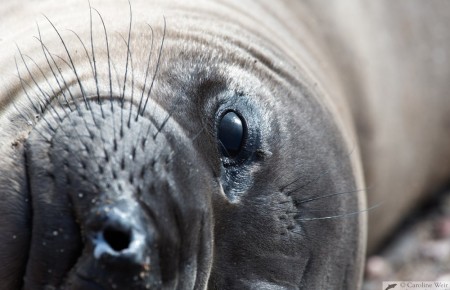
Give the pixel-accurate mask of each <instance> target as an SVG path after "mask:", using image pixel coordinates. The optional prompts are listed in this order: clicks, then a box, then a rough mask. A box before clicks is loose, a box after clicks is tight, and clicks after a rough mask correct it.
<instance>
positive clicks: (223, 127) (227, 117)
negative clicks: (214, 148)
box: [218, 111, 245, 158]
mask: <svg viewBox="0 0 450 290" xmlns="http://www.w3.org/2000/svg"><path fill="white" fill-rule="evenodd" d="M244 122H245V121H244V120H243V119H242V118H241V117H240V116H239V115H238V114H236V113H235V112H233V111H229V112H227V113H225V114H224V115H223V116H222V119H221V120H220V122H219V129H218V137H219V145H220V148H221V150H222V154H223V155H224V156H226V157H231V158H233V157H236V156H237V155H238V154H239V152H240V150H241V148H242V144H243V143H244V139H245V127H244Z"/></svg>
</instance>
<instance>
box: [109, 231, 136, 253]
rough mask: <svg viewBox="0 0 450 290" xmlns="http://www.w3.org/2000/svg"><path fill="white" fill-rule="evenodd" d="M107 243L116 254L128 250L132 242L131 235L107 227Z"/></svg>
mask: <svg viewBox="0 0 450 290" xmlns="http://www.w3.org/2000/svg"><path fill="white" fill-rule="evenodd" d="M103 238H104V239H105V242H106V243H108V245H109V246H110V247H111V248H112V249H113V250H114V251H116V252H121V251H123V250H125V249H128V248H129V246H130V242H131V233H130V232H126V231H121V230H117V229H115V228H111V227H107V228H106V229H105V230H104V231H103Z"/></svg>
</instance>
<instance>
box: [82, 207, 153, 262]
mask: <svg viewBox="0 0 450 290" xmlns="http://www.w3.org/2000/svg"><path fill="white" fill-rule="evenodd" d="M103 212H105V213H106V214H105V215H104V216H103V217H101V218H100V217H97V218H98V219H100V220H101V221H102V222H101V224H100V225H99V226H100V229H98V230H96V229H95V228H94V229H92V231H91V240H92V245H93V253H92V254H93V256H94V258H95V259H100V258H102V257H110V258H116V259H110V260H111V261H116V260H121V263H124V262H125V263H127V264H139V265H141V264H142V263H144V262H145V261H144V260H145V258H144V256H145V247H146V242H145V239H146V237H145V234H144V232H143V230H144V229H143V226H142V225H141V223H140V222H138V221H136V219H135V218H127V215H128V214H126V213H124V212H122V211H120V209H118V208H112V209H111V208H109V207H105V208H104V209H103Z"/></svg>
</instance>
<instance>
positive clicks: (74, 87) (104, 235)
mask: <svg viewBox="0 0 450 290" xmlns="http://www.w3.org/2000/svg"><path fill="white" fill-rule="evenodd" d="M228 9H231V8H228ZM168 11H170V10H168ZM187 11H190V10H187ZM217 11H220V10H217ZM191 12H192V11H191ZM224 13H225V12H224ZM173 14H174V15H175V16H176V18H175V17H173V18H171V14H170V13H167V12H166V17H167V18H166V19H167V27H166V28H164V27H163V26H160V25H155V26H153V32H154V35H153V34H151V33H150V30H149V27H148V26H147V25H145V24H141V23H139V22H138V21H137V24H135V25H134V26H133V29H130V30H129V38H128V40H126V39H125V41H124V38H121V37H116V38H114V37H109V38H108V37H107V35H108V34H104V35H105V36H106V37H104V39H105V42H103V43H101V44H100V43H94V44H93V45H92V51H91V52H88V50H87V49H86V46H83V45H80V42H79V39H78V37H80V38H81V39H82V37H83V36H85V37H89V33H90V31H87V32H86V33H85V34H83V33H80V34H79V35H76V36H74V35H72V38H70V36H65V37H62V36H61V34H58V33H55V37H54V38H52V39H49V40H46V41H41V42H39V44H40V45H41V47H42V56H41V57H40V58H39V57H38V56H36V57H35V64H36V67H35V69H34V70H33V69H29V67H28V64H29V63H30V62H29V61H27V60H26V59H25V60H24V61H23V66H24V71H25V73H23V74H22V75H21V83H20V86H21V87H22V88H23V91H22V95H21V98H22V99H21V100H22V101H21V103H20V104H21V105H20V106H19V107H18V111H19V113H18V112H17V111H15V112H14V113H11V114H9V115H8V118H10V120H14V122H15V124H21V125H19V126H18V127H19V128H21V130H22V131H23V132H28V131H29V132H30V134H29V136H28V138H27V139H26V141H25V143H24V146H16V147H15V148H14V150H15V151H14V152H16V153H17V152H19V153H23V156H24V159H23V164H22V166H23V168H24V170H23V171H20V170H18V171H14V172H13V173H7V172H3V173H2V174H4V175H6V174H9V175H10V177H11V178H13V179H14V180H16V181H17V180H20V181H21V182H22V183H23V184H26V185H27V186H26V190H25V189H23V190H24V191H26V192H27V195H28V196H29V199H30V200H31V203H29V204H30V206H29V208H30V210H31V213H32V214H31V215H30V217H32V219H31V225H32V230H31V233H32V234H31V244H30V252H29V256H28V258H27V261H26V266H22V265H19V263H16V266H17V268H19V269H22V271H23V273H24V276H25V279H24V281H25V282H24V283H25V289H55V288H56V289H60V288H62V289H206V288H208V289H298V288H301V287H306V288H308V289H327V288H330V287H336V285H339V287H341V288H352V287H353V286H355V285H357V283H358V281H359V279H360V276H359V275H360V274H359V270H358V269H356V267H357V266H359V265H358V264H359V263H360V260H361V252H360V243H361V241H360V239H359V233H360V228H359V223H358V221H357V219H358V215H357V214H356V213H358V211H359V205H358V198H357V189H358V188H357V186H356V184H357V183H356V181H355V177H354V175H353V172H354V171H353V168H352V164H351V162H350V155H351V153H350V150H349V149H348V147H347V145H346V142H345V140H344V138H343V137H342V134H341V131H340V129H339V126H337V125H336V122H337V121H336V120H335V117H334V115H333V114H332V113H330V111H329V110H328V106H327V105H326V101H324V98H323V92H321V91H320V90H319V89H317V88H315V86H314V85H315V82H314V81H313V80H312V79H311V77H310V76H309V75H308V74H307V73H305V72H304V71H302V70H298V69H296V68H295V66H294V65H291V63H295V62H296V61H298V60H294V59H291V58H290V57H289V56H288V55H287V54H285V53H284V52H285V49H286V47H280V43H271V42H267V39H266V38H265V37H264V33H263V32H261V33H257V31H258V30H255V27H257V23H252V22H243V23H242V25H241V26H240V27H237V26H234V25H231V24H230V22H229V21H225V22H221V20H220V19H221V18H220V17H218V16H217V15H216V16H215V17H216V18H214V19H210V20H205V19H198V18H195V17H194V18H192V17H188V16H189V15H190V14H189V13H187V16H186V15H184V16H183V17H182V16H180V15H178V14H177V13H176V11H175V12H173ZM219 14H220V13H219ZM175 19H176V20H175ZM172 20H173V22H171V21H172ZM205 21H206V22H207V23H210V24H211V25H210V26H208V25H206V26H205ZM208 21H210V22H208ZM236 21H237V22H239V21H240V20H239V19H236ZM212 24H213V25H212ZM241 27H245V28H246V29H245V30H243V29H242V28H241ZM94 31H95V30H94ZM144 32H145V33H147V34H145V33H144ZM143 34H144V35H145V36H146V37H142V35H143ZM152 36H153V37H152ZM153 38H154V39H159V40H160V44H161V45H160V46H159V47H160V50H157V49H155V50H151V49H150V48H151V47H153V46H152V45H151V44H150V40H152V39H153ZM144 40H145V41H144ZM66 43H72V44H73V45H74V46H71V47H67V46H66ZM105 43H106V45H105ZM124 43H125V45H124ZM155 43H157V42H156V41H155ZM252 43H258V45H251V44H252ZM244 44H245V45H244ZM146 45H148V47H149V49H148V50H147V49H143V47H147V46H146ZM55 47H59V49H61V47H62V48H63V49H61V50H60V54H59V55H60V58H54V57H53V55H55V53H51V52H50V51H51V49H57V48H55ZM155 47H157V46H156V45H155ZM83 51H85V52H86V54H84V53H82V52H83ZM151 51H153V52H154V51H158V53H151ZM63 55H64V57H62V56H63ZM149 56H150V57H149ZM147 59H148V61H147ZM117 63H123V64H125V65H124V67H122V68H121V67H118V66H117V65H115V64H117ZM298 65H301V63H299V64H298ZM30 66H31V64H30ZM149 68H152V69H149ZM149 71H150V73H149ZM152 71H153V72H154V74H153V76H152ZM30 87H31V88H32V89H30ZM31 116H33V122H32V126H30V125H29V124H28V123H27V122H29V121H30V120H31ZM36 116H37V120H35V119H34V117H36ZM16 134H17V133H16ZM2 170H4V169H2ZM24 206H25V205H24ZM15 247H16V248H17V246H15ZM13 248H14V247H13V246H10V248H9V249H13ZM20 249H22V250H23V245H21V247H20ZM355 265H356V267H355ZM19 280H20V277H15V278H14V280H13V279H11V278H10V279H9V282H10V283H11V285H18V283H17V284H14V283H16V281H19Z"/></svg>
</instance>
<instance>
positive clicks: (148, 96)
mask: <svg viewBox="0 0 450 290" xmlns="http://www.w3.org/2000/svg"><path fill="white" fill-rule="evenodd" d="M166 25H167V24H166V17H164V29H163V35H162V39H161V46H160V47H159V54H158V60H157V61H156V68H155V71H154V73H153V77H152V82H151V84H150V88H149V90H148V94H147V98H146V99H145V103H144V107H143V109H142V113H141V115H143V114H144V111H145V109H146V107H147V103H148V100H149V98H150V94H151V93H152V89H153V84H154V82H155V79H156V76H157V74H158V71H159V66H160V63H161V55H162V50H163V47H164V40H165V39H166Z"/></svg>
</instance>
